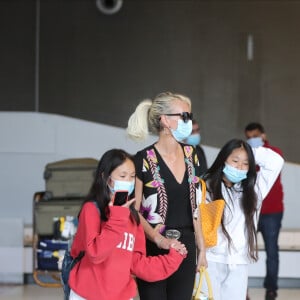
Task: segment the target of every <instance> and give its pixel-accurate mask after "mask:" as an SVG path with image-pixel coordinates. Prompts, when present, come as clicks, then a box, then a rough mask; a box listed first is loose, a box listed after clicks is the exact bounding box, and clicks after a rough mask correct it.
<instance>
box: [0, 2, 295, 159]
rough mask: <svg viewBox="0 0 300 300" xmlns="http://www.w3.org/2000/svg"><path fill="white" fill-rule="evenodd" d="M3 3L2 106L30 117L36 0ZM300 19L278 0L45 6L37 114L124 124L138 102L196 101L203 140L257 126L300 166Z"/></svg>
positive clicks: (218, 142)
mask: <svg viewBox="0 0 300 300" xmlns="http://www.w3.org/2000/svg"><path fill="white" fill-rule="evenodd" d="M25 3H26V5H25ZM28 3H29V5H28ZM0 5H1V6H2V7H3V8H4V9H5V11H6V13H5V14H4V13H3V10H1V12H0V13H1V14H3V18H1V22H2V23H3V26H1V28H0V32H1V33H4V35H3V36H4V41H5V45H4V44H3V45H2V43H1V46H0V59H1V60H2V61H1V69H0V76H1V78H2V81H1V83H0V84H1V89H0V95H1V102H2V103H1V104H0V109H2V110H33V109H34V105H33V104H34V49H35V48H34V47H35V46H34V38H35V28H34V26H35V2H34V1H29V2H28V1H25V0H24V1H21V0H20V1H4V2H3V1H2V2H1V4H0ZM7 12H8V13H7ZM7 15H10V16H7ZM299 15H300V2H299V1H284V0H278V1H201V0H199V1H194V0H155V1H150V0H139V1H137V0H124V4H123V7H122V9H121V10H120V12H118V13H117V14H115V15H112V16H107V15H104V14H102V13H100V12H99V11H98V10H97V8H96V5H95V1H94V0H85V1H83V0H73V1H70V0H52V1H47V0H40V17H41V23H40V44H39V45H40V68H39V71H40V77H39V82H40V85H39V91H40V97H39V107H40V111H42V112H50V113H59V114H64V115H67V116H72V117H78V118H82V119H87V120H91V121H96V122H102V123H107V124H110V125H115V126H121V127H125V126H126V124H127V120H128V117H129V115H130V114H131V112H132V111H133V110H134V108H135V106H136V105H137V103H138V102H139V101H140V100H142V99H144V98H147V97H154V96H155V95H156V94H157V93H159V92H162V91H166V90H171V91H176V92H179V93H183V94H186V95H188V96H190V97H191V99H192V101H193V112H194V114H195V116H196V118H197V119H198V121H199V122H200V126H201V128H202V135H203V143H205V144H208V145H211V146H216V147H220V146H222V145H223V144H224V143H225V142H226V141H227V140H228V139H230V138H232V137H243V128H244V126H245V125H246V124H247V123H248V122H249V121H253V120H255V121H260V122H262V123H263V124H264V125H265V127H266V130H267V133H268V136H269V138H270V142H271V143H273V144H274V145H276V146H278V147H281V148H282V149H283V151H284V153H285V156H286V158H287V159H288V160H290V161H294V162H300V157H299V155H298V153H299V150H300V142H298V140H297V139H296V138H295V137H297V135H298V128H299V127H300V121H299V118H298V116H299V112H300V111H299V110H300V105H299V94H300V92H299V89H298V87H299V86H300V82H299V81H300V76H299V69H300V57H299V50H300V38H299V37H300V35H299V28H300V18H299ZM12 24H14V25H12ZM4 28H9V29H10V30H9V32H11V33H8V31H7V32H6V29H4ZM249 34H251V35H252V36H253V41H254V44H253V51H254V52H253V54H254V56H253V60H252V61H248V60H247V56H246V47H247V36H248V35H249ZM11 53H13V55H12V58H10V59H9V58H8V57H9V55H10V54H11ZM2 99H3V100H2Z"/></svg>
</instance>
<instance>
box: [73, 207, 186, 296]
mask: <svg viewBox="0 0 300 300" xmlns="http://www.w3.org/2000/svg"><path fill="white" fill-rule="evenodd" d="M80 251H85V255H84V256H83V258H82V259H81V260H80V261H79V263H77V264H76V265H75V267H74V268H73V269H72V270H71V272H70V278H69V284H70V287H71V289H72V290H74V292H75V293H77V294H78V295H79V296H81V297H83V298H85V299H88V300H99V299H105V300H129V299H130V298H133V297H134V296H135V295H136V293H137V289H136V283H135V280H134V277H133V276H132V275H136V276H137V277H139V278H141V279H144V280H146V281H158V280H162V279H165V278H167V277H168V276H170V275H171V274H172V273H173V272H175V271H176V270H177V269H178V267H179V265H180V263H181V262H182V260H183V257H182V255H180V254H179V253H178V252H177V251H175V250H174V249H170V252H169V253H168V254H167V255H160V256H155V257H151V256H149V257H146V250H145V234H144V230H143V227H142V225H137V224H136V223H135V222H133V221H132V220H131V218H130V211H129V209H128V208H124V207H120V206H112V207H110V216H109V219H108V221H107V222H103V221H102V220H101V219H100V215H99V211H98V209H97V207H96V206H95V204H94V203H92V202H88V203H86V204H84V206H83V208H82V210H81V213H80V216H79V225H78V230H77V233H76V236H75V239H74V242H73V244H72V249H71V255H72V256H73V257H76V256H78V254H79V252H80Z"/></svg>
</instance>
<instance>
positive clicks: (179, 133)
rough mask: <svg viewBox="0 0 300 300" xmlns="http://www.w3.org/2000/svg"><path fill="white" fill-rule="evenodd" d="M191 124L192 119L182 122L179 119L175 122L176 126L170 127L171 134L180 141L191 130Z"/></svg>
mask: <svg viewBox="0 0 300 300" xmlns="http://www.w3.org/2000/svg"><path fill="white" fill-rule="evenodd" d="M192 130H193V124H192V120H188V121H187V122H184V121H183V120H182V119H179V120H178V122H177V128H176V129H171V132H172V135H173V137H174V139H175V140H176V141H177V142H182V141H183V140H185V139H186V138H187V137H188V136H189V135H190V134H191V132H192Z"/></svg>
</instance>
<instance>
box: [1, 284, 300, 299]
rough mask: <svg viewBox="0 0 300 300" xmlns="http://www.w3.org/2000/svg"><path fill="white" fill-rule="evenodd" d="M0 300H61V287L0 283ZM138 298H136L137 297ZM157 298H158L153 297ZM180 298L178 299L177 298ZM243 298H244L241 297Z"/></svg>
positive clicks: (258, 292) (285, 295) (255, 292)
mask: <svg viewBox="0 0 300 300" xmlns="http://www.w3.org/2000/svg"><path fill="white" fill-rule="evenodd" d="M249 293H250V296H251V300H264V290H263V289H250V292H249ZM0 299H1V300H38V299H41V300H60V299H61V300H62V299H63V291H62V289H61V288H44V287H40V286H37V285H35V284H28V285H11V286H10V285H3V286H1V285H0ZM137 299H138V298H137ZM137 299H136V300H137ZM299 299H300V289H281V290H279V296H278V298H277V300H299ZM155 300H159V299H155ZM178 300H180V299H178ZM241 300H244V299H241Z"/></svg>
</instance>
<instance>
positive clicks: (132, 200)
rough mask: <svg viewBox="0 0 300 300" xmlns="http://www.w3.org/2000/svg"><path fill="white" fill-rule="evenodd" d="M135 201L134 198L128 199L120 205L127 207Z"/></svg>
mask: <svg viewBox="0 0 300 300" xmlns="http://www.w3.org/2000/svg"><path fill="white" fill-rule="evenodd" d="M134 202H135V198H133V199H131V200H128V201H127V202H126V203H125V204H123V205H122V207H127V208H129V206H130V205H131V204H132V203H134Z"/></svg>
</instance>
